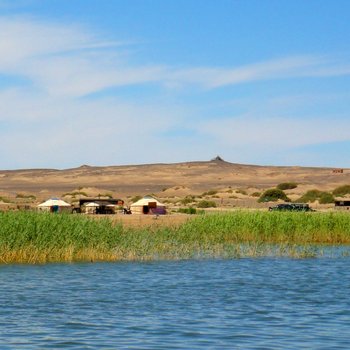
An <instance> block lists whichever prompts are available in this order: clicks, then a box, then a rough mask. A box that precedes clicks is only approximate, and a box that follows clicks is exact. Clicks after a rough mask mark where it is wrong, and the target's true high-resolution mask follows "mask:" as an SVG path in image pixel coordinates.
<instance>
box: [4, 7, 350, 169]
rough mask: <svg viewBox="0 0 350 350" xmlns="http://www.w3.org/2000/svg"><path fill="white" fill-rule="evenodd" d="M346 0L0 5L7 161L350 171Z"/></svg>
mask: <svg viewBox="0 0 350 350" xmlns="http://www.w3.org/2000/svg"><path fill="white" fill-rule="evenodd" d="M349 13H350V2H349V1H347V0H337V1H331V0H327V1H326V0H317V1H314V0H308V1H304V0H265V1H262V0H259V1H258V0H256V1H254V0H241V1H239V0H230V1H229V0H220V1H212V0H201V1H199V0H198V1H197V0H166V1H164V0H147V1H146V0H123V1H121V0H74V1H72V0H50V1H47V0H17V1H16V0H0V159H1V161H0V168H1V169H16V168H38V167H45V168H47V167H49V168H68V167H75V166H79V165H81V164H90V165H119V164H139V163H158V162H163V163H172V162H181V161H191V160H209V159H210V158H212V157H214V156H216V155H217V154H219V155H220V156H221V157H223V158H224V159H225V160H227V161H230V162H237V163H249V164H260V165H310V166H330V167H350V158H349V156H348V154H349V151H350V118H349V115H350V49H349V45H348V41H349V40H348V38H349V36H350V22H349V20H348V14H349Z"/></svg>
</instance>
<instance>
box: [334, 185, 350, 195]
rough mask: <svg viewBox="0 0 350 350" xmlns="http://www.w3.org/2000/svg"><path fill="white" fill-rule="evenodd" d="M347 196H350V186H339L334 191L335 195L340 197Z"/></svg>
mask: <svg viewBox="0 0 350 350" xmlns="http://www.w3.org/2000/svg"><path fill="white" fill-rule="evenodd" d="M347 194H350V185H343V186H339V187H337V188H336V189H335V190H334V191H333V195H335V196H338V197H343V196H346V195H347Z"/></svg>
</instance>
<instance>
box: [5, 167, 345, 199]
mask: <svg viewBox="0 0 350 350" xmlns="http://www.w3.org/2000/svg"><path fill="white" fill-rule="evenodd" d="M332 170H333V169H331V168H315V167H296V166H291V167H287V166H283V167H276V166H257V165H242V164H234V163H228V162H225V161H220V160H215V161H207V162H189V163H177V164H149V165H133V166H131V165H128V166H105V167H92V166H81V167H79V168H74V169H65V170H54V169H27V170H10V171H9V170H7V171H6V170H3V171H0V195H2V196H8V197H13V196H16V195H17V194H19V193H20V194H23V193H24V194H33V195H35V196H36V197H37V199H38V200H41V199H45V198H48V197H51V196H62V195H63V194H64V193H67V192H71V191H76V190H77V189H81V190H84V191H90V193H88V195H97V194H103V193H104V192H109V193H111V194H112V195H113V196H117V197H120V198H124V199H125V198H126V197H128V196H134V195H145V194H150V193H154V194H156V195H158V196H160V197H163V198H167V197H169V198H172V197H175V196H177V197H179V198H180V197H185V196H186V195H189V194H197V195H198V194H200V193H202V192H204V191H208V190H211V189H219V190H220V189H222V190H224V189H244V190H245V191H247V192H248V194H249V193H252V192H254V191H262V190H264V189H267V188H271V187H274V186H276V185H277V184H279V183H281V182H291V181H293V182H297V183H298V184H299V186H298V188H297V189H296V190H294V192H293V191H292V192H291V195H292V196H293V195H294V196H298V195H299V194H301V193H304V192H305V191H306V190H308V189H313V188H317V189H319V190H333V189H334V188H335V187H337V186H339V185H343V184H350V169H344V172H343V173H342V174H335V173H333V171H332ZM231 192H232V191H231ZM232 197H233V196H232ZM236 197H237V198H238V199H240V198H241V197H242V196H240V194H237V195H236ZM243 197H244V196H243Z"/></svg>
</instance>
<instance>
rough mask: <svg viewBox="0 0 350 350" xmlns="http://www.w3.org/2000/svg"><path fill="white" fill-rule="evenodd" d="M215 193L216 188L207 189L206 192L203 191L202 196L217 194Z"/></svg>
mask: <svg viewBox="0 0 350 350" xmlns="http://www.w3.org/2000/svg"><path fill="white" fill-rule="evenodd" d="M217 193H218V191H216V190H209V191H207V192H203V193H202V196H203V197H205V196H213V195H214V194H217Z"/></svg>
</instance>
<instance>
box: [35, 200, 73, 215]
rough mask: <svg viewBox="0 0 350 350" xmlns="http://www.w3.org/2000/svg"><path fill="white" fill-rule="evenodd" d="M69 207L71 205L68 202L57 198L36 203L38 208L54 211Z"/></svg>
mask: <svg viewBox="0 0 350 350" xmlns="http://www.w3.org/2000/svg"><path fill="white" fill-rule="evenodd" d="M70 207H71V205H70V204H69V203H67V202H65V201H63V200H62V199H58V198H51V199H48V200H47V201H45V202H43V203H41V204H39V205H38V209H39V210H43V211H50V212H55V213H56V212H59V211H63V210H65V209H69V208H70Z"/></svg>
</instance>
